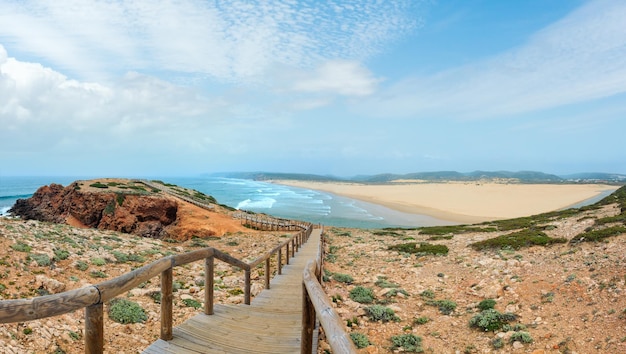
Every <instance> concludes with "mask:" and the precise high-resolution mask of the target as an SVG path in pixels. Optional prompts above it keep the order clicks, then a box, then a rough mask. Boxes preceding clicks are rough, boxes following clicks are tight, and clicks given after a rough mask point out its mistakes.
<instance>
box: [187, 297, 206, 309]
mask: <svg viewBox="0 0 626 354" xmlns="http://www.w3.org/2000/svg"><path fill="white" fill-rule="evenodd" d="M183 303H184V304H185V306H187V307H193V308H194V309H199V308H200V307H202V304H201V303H200V302H199V301H197V300H194V299H183Z"/></svg>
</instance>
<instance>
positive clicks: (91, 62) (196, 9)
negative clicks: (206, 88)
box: [0, 0, 418, 82]
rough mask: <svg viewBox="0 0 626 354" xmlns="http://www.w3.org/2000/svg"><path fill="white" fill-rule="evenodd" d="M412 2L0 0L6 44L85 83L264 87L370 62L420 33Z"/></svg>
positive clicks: (0, 33)
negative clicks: (154, 77) (266, 79)
mask: <svg viewBox="0 0 626 354" xmlns="http://www.w3.org/2000/svg"><path fill="white" fill-rule="evenodd" d="M416 4H417V3H416V2H414V1H410V0H403V1H394V2H389V3H388V2H380V1H375V0H367V1H350V2H342V3H341V4H335V3H334V2H333V1H328V2H326V1H316V2H294V1H278V0H274V1H265V0H256V1H229V2H228V3H225V2H219V1H218V2H206V1H192V0H183V1H176V2H172V1H168V0H160V1H153V0H135V1H97V0H80V1H79V0H61V1H47V2H2V3H0V43H4V44H5V46H7V48H9V49H10V51H11V52H12V53H14V55H17V54H15V53H18V52H19V53H23V54H28V55H32V56H34V57H35V58H38V59H37V61H39V60H44V61H48V62H50V63H51V64H50V66H51V67H53V68H55V69H57V70H60V71H61V72H65V73H67V74H68V75H69V76H72V77H76V78H79V79H87V80H93V79H100V78H102V77H109V78H110V77H115V76H117V75H118V74H119V73H124V72H126V71H139V72H167V73H170V74H171V73H172V72H174V73H176V72H178V73H188V74H197V75H199V76H202V77H206V76H208V77H211V78H217V79H220V80H225V81H228V82H232V81H235V82H242V81H249V80H253V81H257V82H258V81H261V80H262V77H263V75H264V74H265V73H266V71H267V70H268V69H269V68H271V67H272V66H273V65H284V66H289V67H294V68H303V67H311V66H315V65H317V64H318V63H320V62H323V61H326V60H335V59H347V60H361V59H365V58H368V57H370V56H371V55H373V54H376V53H378V52H379V51H380V50H381V49H382V48H383V47H385V46H386V45H388V43H389V41H390V40H393V39H395V38H398V37H399V36H401V35H403V34H404V33H406V32H407V31H409V30H411V29H413V28H415V26H417V25H418V21H417V20H416V19H414V18H413V17H414V16H413V15H411V11H410V9H412V8H414V7H415V6H416Z"/></svg>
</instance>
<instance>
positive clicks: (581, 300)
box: [322, 205, 626, 354]
mask: <svg viewBox="0 0 626 354" xmlns="http://www.w3.org/2000/svg"><path fill="white" fill-rule="evenodd" d="M619 213H620V210H619V208H617V206H616V205H609V206H605V207H603V208H602V209H599V210H594V211H588V212H585V214H584V215H576V216H573V217H569V218H564V219H560V220H558V221H554V222H552V223H551V224H552V225H553V226H551V227H549V228H548V229H547V230H546V231H545V232H546V233H547V234H548V235H549V236H552V237H564V238H567V239H568V240H569V239H571V238H572V237H574V235H577V234H579V233H580V232H582V231H584V229H586V228H588V227H590V226H591V225H593V223H594V219H595V218H599V217H603V216H610V215H616V214H619ZM327 231H328V232H327V234H328V241H329V247H328V250H329V252H330V255H329V256H328V257H327V263H326V265H325V269H326V271H327V273H326V277H327V280H328V282H327V283H326V292H327V294H328V295H329V296H330V297H331V298H332V299H333V301H334V305H335V307H336V310H337V312H338V313H339V314H340V316H341V318H342V319H343V320H344V321H345V323H346V324H347V325H348V326H349V327H350V332H351V333H359V334H363V335H364V336H365V337H366V338H367V340H368V341H369V342H370V345H368V346H366V347H364V348H363V349H360V352H363V353H388V352H392V351H395V352H398V351H402V349H401V348H398V347H396V348H394V344H393V342H392V339H391V338H392V337H393V336H401V335H407V334H413V335H415V336H418V337H420V338H421V348H422V350H423V351H424V352H426V353H534V354H539V353H625V352H626V293H625V290H626V286H625V281H626V234H622V235H621V236H616V237H612V238H609V239H606V241H605V242H596V243H591V242H583V243H578V244H575V245H574V244H570V243H563V244H556V245H552V246H548V247H544V246H533V247H528V248H521V249H519V250H512V249H510V250H501V249H500V250H484V251H476V250H474V249H473V248H471V247H469V245H470V244H471V243H473V242H476V241H481V240H484V239H487V238H493V237H495V236H498V235H501V234H503V232H475V233H467V234H461V235H454V236H453V237H452V238H451V239H449V240H437V241H433V240H432V239H431V237H432V236H430V235H421V234H420V232H419V231H418V230H411V231H409V230H394V231H388V232H385V231H381V230H378V231H377V230H358V229H354V230H346V229H337V228H331V229H328V230H327ZM509 232H510V231H509ZM448 236H452V235H448ZM406 242H418V243H419V242H428V243H430V244H440V245H446V246H448V248H449V253H448V254H447V255H438V256H435V255H418V256H416V255H411V254H406V253H404V254H403V253H400V252H398V251H393V250H389V249H388V247H389V246H391V245H395V244H401V243H406ZM338 273H339V276H337V274H338ZM345 275H348V276H349V277H346V276H345ZM346 278H347V279H348V281H347V282H346V280H345V279H346ZM350 278H352V281H350ZM358 286H361V287H364V288H368V289H371V290H372V291H373V293H374V295H375V299H374V301H373V303H372V304H363V303H359V302H355V301H353V300H352V299H351V296H350V292H351V291H353V289H355V288H356V287H358ZM485 299H493V300H495V309H496V310H497V311H498V312H500V313H512V314H514V315H515V317H516V320H514V321H511V322H510V323H509V328H504V329H499V330H495V331H484V330H482V329H480V328H472V327H471V326H470V320H471V319H472V318H473V317H475V316H477V315H478V314H479V313H480V312H481V310H480V309H479V308H478V305H479V303H480V302H481V301H482V300H485ZM440 300H442V301H440ZM445 300H449V301H448V302H446V301H445ZM451 303H454V304H456V307H455V308H454V310H453V311H451V312H450V313H449V314H443V313H442V311H440V309H439V308H438V306H436V304H440V305H441V304H443V305H444V306H445V305H448V308H450V307H451V306H452V305H450V304H451ZM373 304H379V305H382V306H386V307H388V308H390V309H392V310H393V311H394V313H395V315H397V317H398V318H397V320H390V321H389V322H385V323H383V322H382V321H380V320H379V321H372V320H370V316H369V315H368V310H367V308H368V307H370V306H372V305H373ZM433 305H435V306H433ZM444 310H445V308H444ZM507 329H510V330H507ZM514 329H517V330H518V331H517V332H518V333H522V332H525V334H516V331H514ZM399 338H405V339H407V338H410V337H409V336H405V337H396V341H398V340H399ZM498 338H500V339H501V340H498ZM522 338H523V339H522ZM516 339H517V340H516ZM524 340H526V341H530V342H529V343H525V342H524ZM365 344H367V343H365ZM325 345H326V344H323V345H322V350H323V349H324V348H326V346H325ZM405 348H407V347H405Z"/></svg>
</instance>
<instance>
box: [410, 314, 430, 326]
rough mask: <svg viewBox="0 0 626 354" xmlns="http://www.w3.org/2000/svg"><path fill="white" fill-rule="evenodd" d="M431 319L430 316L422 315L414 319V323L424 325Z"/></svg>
mask: <svg viewBox="0 0 626 354" xmlns="http://www.w3.org/2000/svg"><path fill="white" fill-rule="evenodd" d="M429 321H430V318H428V317H425V316H422V317H418V318H416V319H414V320H413V324H417V325H423V324H427V323H428V322H429Z"/></svg>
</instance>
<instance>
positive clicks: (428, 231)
mask: <svg viewBox="0 0 626 354" xmlns="http://www.w3.org/2000/svg"><path fill="white" fill-rule="evenodd" d="M418 230H419V232H420V235H433V236H444V235H449V234H466V233H469V232H488V231H496V229H495V228H480V227H477V226H470V225H449V226H426V227H421V228H419V229H418Z"/></svg>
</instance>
